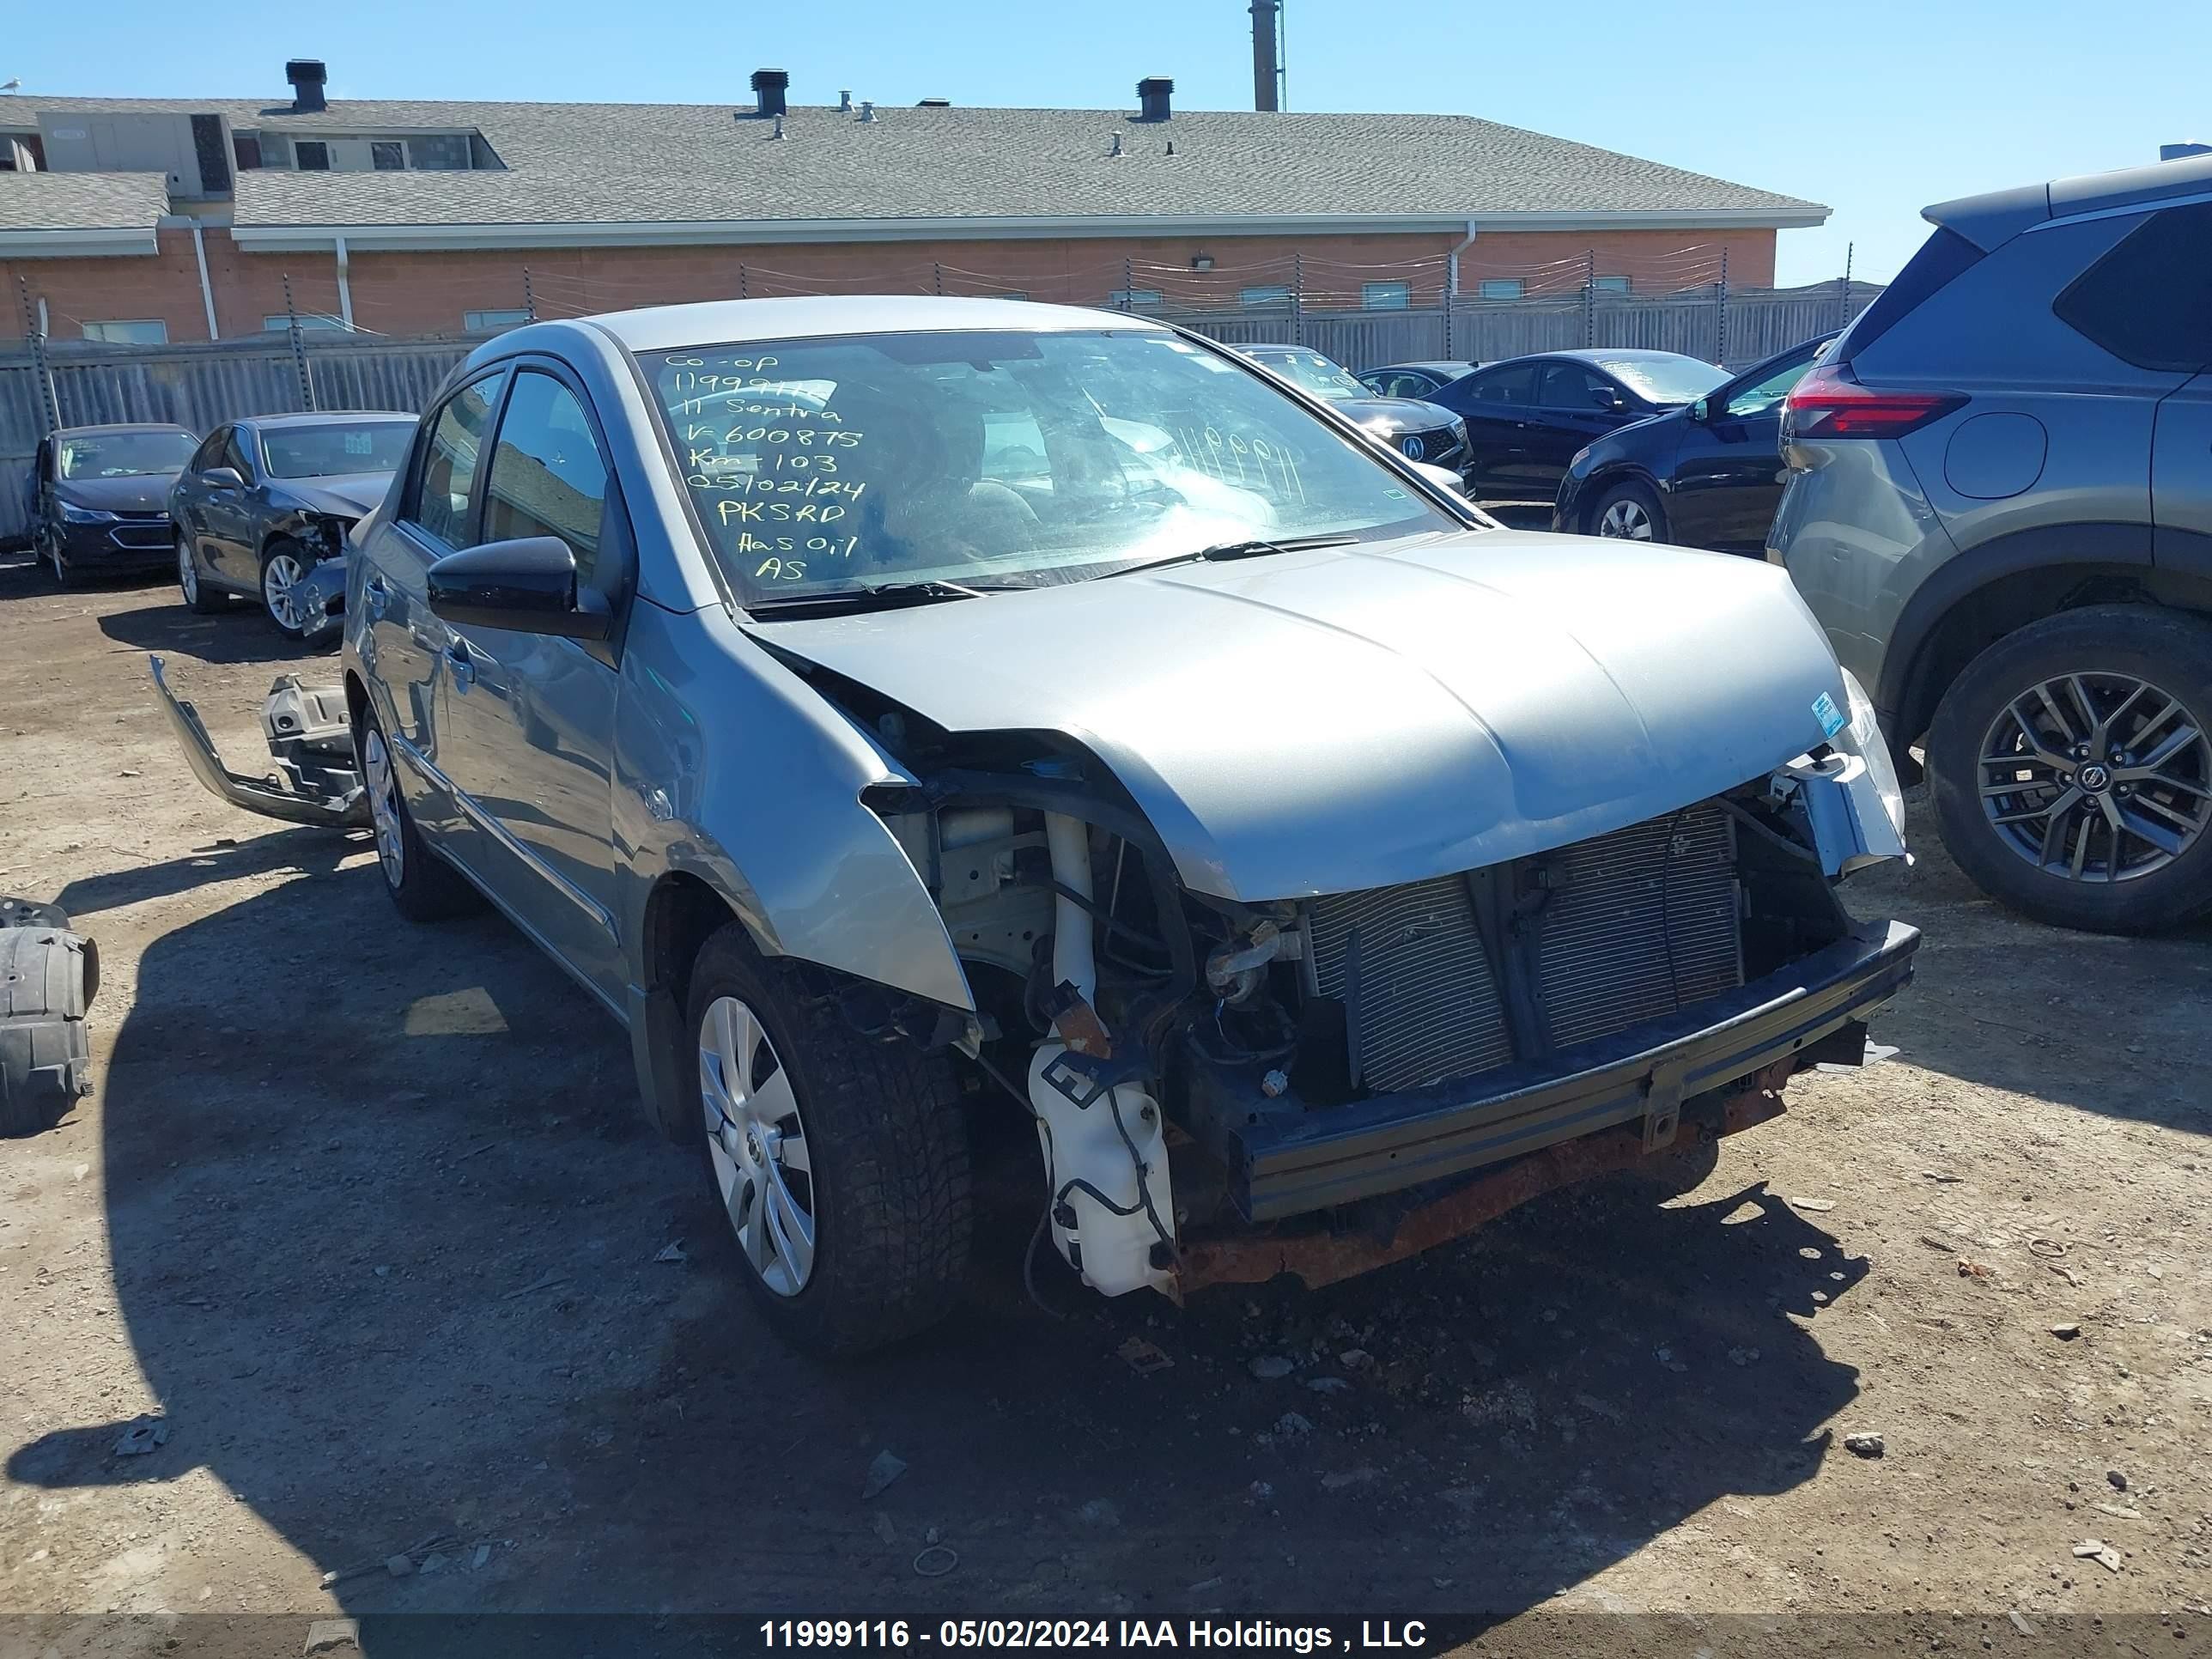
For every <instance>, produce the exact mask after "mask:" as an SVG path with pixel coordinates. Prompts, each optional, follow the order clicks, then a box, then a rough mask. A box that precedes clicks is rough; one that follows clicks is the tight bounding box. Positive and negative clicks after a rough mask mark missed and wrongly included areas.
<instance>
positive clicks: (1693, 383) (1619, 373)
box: [1597, 357, 1728, 404]
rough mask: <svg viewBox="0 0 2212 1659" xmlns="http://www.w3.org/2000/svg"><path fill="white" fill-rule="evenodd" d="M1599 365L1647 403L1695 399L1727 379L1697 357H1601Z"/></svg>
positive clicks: (1680, 402)
mask: <svg viewBox="0 0 2212 1659" xmlns="http://www.w3.org/2000/svg"><path fill="white" fill-rule="evenodd" d="M1597 366H1598V367H1599V368H1601V369H1603V370H1604V371H1605V372H1606V373H1607V374H1610V375H1612V376H1613V379H1614V380H1619V381H1620V382H1621V383H1622V384H1623V385H1625V386H1627V388H1628V389H1629V390H1630V391H1631V392H1634V393H1635V394H1636V395H1637V396H1638V397H1639V398H1643V399H1644V402H1645V403H1647V404H1686V403H1694V402H1695V401H1696V400H1697V399H1699V398H1702V397H1704V396H1705V393H1707V392H1711V390H1712V389H1713V388H1714V387H1715V386H1718V385H1719V384H1720V383H1721V382H1722V381H1723V380H1726V379H1728V370H1726V369H1724V368H1716V367H1714V366H1713V365H1712V364H1711V363H1708V362H1700V361H1699V359H1697V358H1695V357H1601V358H1599V359H1598V364H1597Z"/></svg>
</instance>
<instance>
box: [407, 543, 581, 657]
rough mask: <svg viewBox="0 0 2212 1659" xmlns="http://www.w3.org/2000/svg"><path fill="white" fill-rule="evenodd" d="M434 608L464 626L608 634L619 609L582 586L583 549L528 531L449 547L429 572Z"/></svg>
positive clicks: (571, 636)
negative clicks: (578, 569)
mask: <svg viewBox="0 0 2212 1659" xmlns="http://www.w3.org/2000/svg"><path fill="white" fill-rule="evenodd" d="M425 580H426V582H427V584H428V591H429V601H430V614H431V615H433V616H435V617H442V618H444V620H446V621H447V622H449V623H459V624H460V625H461V626H462V627H464V628H504V629H508V630H510V631H511V632H513V633H517V634H550V635H555V636H556V637H558V638H561V639H568V640H604V639H605V638H606V637H607V635H609V634H610V633H611V632H612V631H613V629H614V614H613V612H612V611H610V610H609V609H608V607H607V602H606V600H605V598H604V597H603V596H602V595H601V594H600V593H599V592H598V591H597V590H596V589H593V588H583V589H579V588H578V586H577V585H576V555H575V553H574V551H573V550H571V549H570V548H569V546H568V543H566V542H564V541H562V539H561V538H559V537H558V536H523V537H520V538H516V539H515V540H513V541H507V542H485V543H484V544H483V545H481V546H478V547H468V548H463V549H462V550H460V551H459V552H458V553H448V554H447V555H446V556H445V557H444V558H442V559H440V560H439V561H438V562H436V563H435V564H434V565H432V566H431V567H430V568H429V570H428V573H426V576H425Z"/></svg>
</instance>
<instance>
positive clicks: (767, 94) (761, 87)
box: [753, 69, 791, 115]
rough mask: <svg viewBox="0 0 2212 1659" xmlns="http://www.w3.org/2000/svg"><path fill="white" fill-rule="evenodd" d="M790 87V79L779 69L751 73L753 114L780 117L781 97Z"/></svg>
mask: <svg viewBox="0 0 2212 1659" xmlns="http://www.w3.org/2000/svg"><path fill="white" fill-rule="evenodd" d="M790 85H791V77H790V76H788V75H786V74H785V73H784V72H783V71H782V70H780V69H757V70H754V71H753V113H754V114H756V115H781V114H782V113H783V112H784V100H783V95H784V92H785V89H786V88H788V87H789V86H790Z"/></svg>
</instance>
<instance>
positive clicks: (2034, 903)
mask: <svg viewBox="0 0 2212 1659" xmlns="http://www.w3.org/2000/svg"><path fill="white" fill-rule="evenodd" d="M2208 722H2212V626H2208V625H2207V624H2206V623H2203V622H2202V621H2200V620H2198V619H2197V618H2196V617H2190V616H2186V615H2184V614H2182V613H2179V612H2177V611H2156V610H2151V609H2148V608H2146V607H2142V606H2134V605H2097V606H2092V607H2089V608H2087V609H2085V610H2081V611H2067V612H2065V613H2063V615H2060V616H2057V617H2049V618H2046V619H2045V620H2044V621H2042V622H2039V623H2032V624H2031V625H2029V626H2028V627H2027V628H2023V629H2021V630H2020V631H2019V632H2017V633H2015V634H2010V635H2007V636H2006V637H2005V638H2003V639H2002V640H1999V641H1997V642H1996V644H1995V645H1993V646H1991V647H1990V648H1989V649H1988V650H1986V651H1984V652H1983V653H1982V654H1981V655H1980V656H1978V657H1977V658H1975V659H1974V660H1973V661H1972V662H1971V663H1969V664H1968V665H1966V671H1964V672H1963V673H1961V674H1960V676H1959V678H1958V679H1957V680H1956V681H1954V683H1953V684H1952V686H1951V689H1950V690H1948V692H1946V693H1945V694H1944V696H1943V701H1942V705H1941V706H1940V707H1939V708H1937V709H1936V720H1935V723H1934V725H1933V726H1931V727H1930V728H1929V735H1928V762H1929V781H1930V787H1931V789H1932V793H1933V794H1934V796H1935V801H1936V816H1937V819H1938V821H1939V823H1941V825H1942V832H1943V844H1944V845H1945V846H1946V847H1947V848H1949V849H1950V851H1951V855H1952V857H1954V858H1955V859H1956V860H1958V861H1959V865H1960V868H1961V869H1963V870H1964V871H1965V872H1966V874H1967V875H1968V876H1969V877H1971V878H1972V879H1973V881H1974V882H1975V884H1977V885H1978V886H1979V887H1980V888H1981V889H1982V890H1984V892H1986V893H1988V894H1990V896H1992V897H1995V898H1997V899H2000V900H2002V902H2005V903H2007V904H2009V905H2011V906H2012V907H2013V908H2015V909H2017V910H2020V911H2021V912H2023V913H2025V914H2026V915H2030V916H2033V917H2034V918H2035V919H2036V920H2037V921H2047V922H2051V923H2053V924H2055V925H2056V926H2058V927H2081V928H2087V929H2091V930H2093V931H2096V932H2100V933H2152V932H2155V931H2158V930H2160V929H2161V928H2166V927H2172V926H2174V925H2176V924H2177V923H2179V922H2182V921H2187V920H2188V919H2189V918H2190V917H2191V915H2195V914H2196V913H2197V912H2198V911H2201V910H2203V909H2204V908H2207V907H2208V906H2212V836H2208V835H2207V834H2206V833H2205V832H2206V830H2207V829H2208V828H2212V735H2208V733H2212V724H2208Z"/></svg>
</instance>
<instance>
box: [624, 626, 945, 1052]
mask: <svg viewBox="0 0 2212 1659" xmlns="http://www.w3.org/2000/svg"><path fill="white" fill-rule="evenodd" d="M622 675H623V684H622V690H621V696H620V700H619V704H618V708H617V714H616V721H615V787H614V823H613V829H614V836H615V843H616V860H615V866H616V869H617V872H618V873H619V877H620V880H621V883H622V885H621V887H620V889H619V891H618V895H617V897H618V901H619V908H618V911H617V914H618V915H620V916H621V918H622V925H623V939H624V941H625V945H626V948H627V950H628V952H629V974H630V980H631V984H632V987H633V988H634V993H635V995H636V996H637V997H642V996H643V994H645V991H646V990H647V987H649V986H650V984H651V969H650V966H649V964H647V963H646V961H645V959H644V939H645V927H644V921H645V912H646V905H647V901H648V899H649V898H650V897H651V895H652V892H653V886H654V884H656V883H657V882H659V880H660V879H661V878H662V877H664V876H666V875H669V874H671V873H678V872H682V873H685V874H689V875H692V876H696V877H697V878H700V879H702V880H703V881H705V882H706V883H707V884H708V886H710V887H712V888H713V889H714V890H716V891H717V892H719V893H720V894H721V895H722V896H723V897H724V898H725V899H726V901H727V902H729V904H730V905H731V907H732V909H733V910H735V911H736V913H737V915H738V918H739V919H740V920H741V921H744V924H745V927H747V929H748V930H749V931H750V933H751V934H752V936H753V939H754V941H755V942H756V943H757V945H759V946H760V948H761V950H762V951H763V952H765V953H766V954H768V955H770V956H785V957H794V958H796V959H798V960H800V961H803V962H811V963H819V964H820V965H821V966H823V967H825V968H832V969H838V970H839V971H841V972H843V973H848V974H851V975H854V976H856V977H858V978H860V979H865V980H870V981H874V982H875V983H877V984H880V985H885V986H889V987H893V988H894V989H896V990H901V991H906V992H909V993H911V994H914V995H916V996H921V997H926V998H927V999H928V1000H931V1001H933V1002H937V1003H940V1004H943V1005H945V1006H948V1007H952V1008H957V1009H962V1010H972V1009H973V1008H974V1007H975V995H974V993H973V992H972V991H971V990H970V988H969V984H968V978H967V975H966V974H965V972H963V969H962V968H961V966H960V960H959V957H958V956H957V953H956V952H955V951H954V950H953V946H952V940H951V937H950V936H949V935H948V934H947V933H945V923H944V921H943V919H942V918H941V917H940V916H939V915H938V911H937V906H936V903H935V902H934V901H933V900H932V898H931V897H930V895H929V891H928V890H927V888H926V887H925V886H924V885H923V884H922V880H921V877H920V875H918V874H917V873H916V872H915V868H914V866H913V864H912V863H911V862H910V861H909V860H908V858H907V856H906V854H905V852H904V851H903V850H902V848H900V846H899V843H898V842H897V840H896V837H894V836H893V835H892V834H891V832H890V827H889V826H888V825H886V824H885V823H884V821H883V820H882V819H881V818H880V817H877V816H876V814H875V813H873V812H872V811H869V809H868V808H867V807H866V806H865V805H862V804H861V801H860V796H861V793H862V792H863V791H864V790H866V789H867V788H869V787H872V786H874V785H878V784H901V783H908V784H910V783H912V782H913V781H914V780H913V778H912V777H911V776H910V775H908V774H907V773H905V772H904V771H903V770H902V769H900V768H899V767H898V766H897V765H896V763H893V762H892V761H890V758H889V757H887V756H885V755H884V752H883V751H882V750H879V749H878V748H877V747H876V746H875V745H874V744H872V743H870V742H869V741H868V740H867V739H866V738H865V737H863V736H862V735H861V734H860V732H858V731H856V730H855V729H854V726H853V725H852V723H851V722H850V721H849V720H847V719H846V718H845V717H844V716H843V715H842V714H839V713H838V712H837V711H836V709H835V708H831V707H830V706H829V704H828V703H826V702H823V699H822V698H821V697H820V696H817V694H816V693H815V692H814V691H813V690H812V689H811V687H809V686H808V685H807V684H805V682H804V681H803V680H801V679H800V678H799V677H798V676H797V675H796V674H794V673H793V672H792V671H790V670H789V669H788V668H786V667H785V666H784V665H782V664H781V663H779V662H777V661H776V660H775V659H774V658H773V657H771V656H770V655H769V653H767V652H766V651H764V650H763V649H762V648H761V647H760V646H759V645H757V643H755V642H754V641H752V640H750V639H749V638H747V637H746V635H744V631H743V630H742V629H739V628H738V626H737V625H736V624H735V623H733V622H732V620H731V619H730V617H729V614H728V613H727V612H726V611H724V610H722V609H721V608H720V606H718V605H717V606H709V607H708V608H706V609H704V610H701V611H691V612H688V613H675V612H671V611H664V610H662V609H660V608H659V606H657V605H649V604H641V605H636V606H635V607H633V611H632V615H631V618H630V623H629V635H628V637H627V639H626V640H625V641H624V645H623V668H622Z"/></svg>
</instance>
